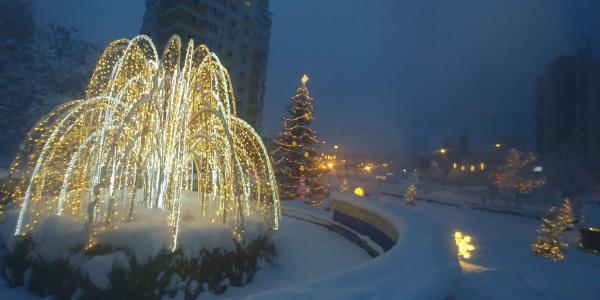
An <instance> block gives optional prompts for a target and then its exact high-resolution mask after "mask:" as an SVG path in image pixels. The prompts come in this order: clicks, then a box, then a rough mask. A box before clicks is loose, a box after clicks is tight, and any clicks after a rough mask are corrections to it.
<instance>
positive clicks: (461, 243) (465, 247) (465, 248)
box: [454, 231, 475, 259]
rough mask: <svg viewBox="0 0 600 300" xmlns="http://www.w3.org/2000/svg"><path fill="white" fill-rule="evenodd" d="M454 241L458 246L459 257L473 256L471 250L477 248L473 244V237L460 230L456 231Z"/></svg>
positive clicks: (467, 257)
mask: <svg viewBox="0 0 600 300" xmlns="http://www.w3.org/2000/svg"><path fill="white" fill-rule="evenodd" d="M454 241H455V243H456V247H457V252H458V258H464V259H469V258H471V252H473V251H474V250H475V246H473V244H471V241H472V239H471V237H470V236H468V235H466V234H463V233H462V232H460V231H456V232H455V233H454Z"/></svg>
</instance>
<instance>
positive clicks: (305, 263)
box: [0, 217, 371, 299]
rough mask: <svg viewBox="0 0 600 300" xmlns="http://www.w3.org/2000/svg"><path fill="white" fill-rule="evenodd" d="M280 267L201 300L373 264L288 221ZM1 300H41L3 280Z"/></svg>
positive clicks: (318, 229)
mask: <svg viewBox="0 0 600 300" xmlns="http://www.w3.org/2000/svg"><path fill="white" fill-rule="evenodd" d="M275 243H276V246H277V251H278V255H279V256H278V257H277V259H276V260H275V263H276V265H275V266H271V265H269V264H267V263H262V265H261V268H262V269H261V270H260V271H258V272H257V273H256V275H255V278H254V280H253V282H251V283H250V284H248V285H247V286H245V287H243V288H235V287H230V288H229V289H228V290H227V291H226V292H225V293H224V294H222V295H212V294H208V293H204V294H201V297H200V298H201V299H205V298H207V299H211V298H216V299H230V298H234V299H236V298H242V297H245V296H248V295H251V294H254V293H258V292H261V291H265V290H270V289H276V288H280V287H284V286H293V285H295V284H298V283H302V282H306V281H309V280H312V279H315V278H319V277H322V276H325V275H327V274H331V273H333V272H336V271H340V270H342V269H345V268H349V267H352V266H355V265H357V264H360V263H363V262H366V261H369V260H371V257H370V256H369V255H368V254H367V252H366V251H364V250H363V249H362V248H360V247H358V246H357V245H355V244H353V243H351V242H350V241H348V240H347V239H345V238H344V237H342V236H340V235H338V234H336V233H334V232H333V231H330V230H328V229H326V228H325V227H322V226H318V225H315V224H312V223H309V222H305V221H300V220H297V219H293V218H289V217H284V218H283V220H282V221H281V224H280V230H279V232H278V234H277V236H276V237H275ZM0 299H39V298H37V297H36V296H35V295H33V294H31V293H29V292H27V291H24V290H23V288H17V289H11V288H9V287H7V286H6V283H5V282H4V280H2V279H1V278H0Z"/></svg>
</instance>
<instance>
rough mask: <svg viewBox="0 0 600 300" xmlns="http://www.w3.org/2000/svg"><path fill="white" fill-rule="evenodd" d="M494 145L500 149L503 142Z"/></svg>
mask: <svg viewBox="0 0 600 300" xmlns="http://www.w3.org/2000/svg"><path fill="white" fill-rule="evenodd" d="M494 147H496V149H500V148H502V144H500V143H496V144H495V145H494Z"/></svg>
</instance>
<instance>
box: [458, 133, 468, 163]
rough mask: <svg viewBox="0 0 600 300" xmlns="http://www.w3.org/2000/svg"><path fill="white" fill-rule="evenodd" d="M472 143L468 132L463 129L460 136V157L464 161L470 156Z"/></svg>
mask: <svg viewBox="0 0 600 300" xmlns="http://www.w3.org/2000/svg"><path fill="white" fill-rule="evenodd" d="M470 144H471V142H470V140H469V135H467V132H466V131H464V130H463V131H462V132H461V133H460V136H459V137H458V156H459V157H460V159H461V161H464V160H465V159H467V158H468V157H469V154H470V152H471V147H470Z"/></svg>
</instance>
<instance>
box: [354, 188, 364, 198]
mask: <svg viewBox="0 0 600 300" xmlns="http://www.w3.org/2000/svg"><path fill="white" fill-rule="evenodd" d="M354 195H356V196H360V197H364V196H365V189H363V188H362V187H360V186H357V187H355V188H354Z"/></svg>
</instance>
